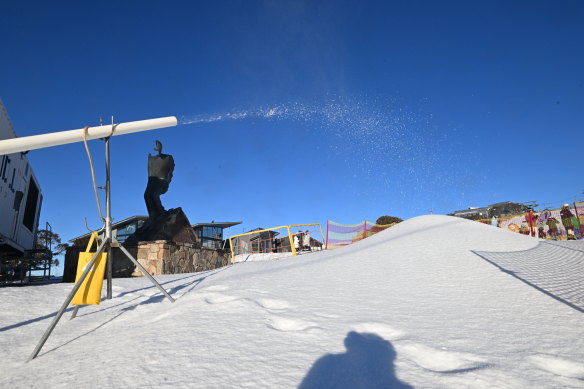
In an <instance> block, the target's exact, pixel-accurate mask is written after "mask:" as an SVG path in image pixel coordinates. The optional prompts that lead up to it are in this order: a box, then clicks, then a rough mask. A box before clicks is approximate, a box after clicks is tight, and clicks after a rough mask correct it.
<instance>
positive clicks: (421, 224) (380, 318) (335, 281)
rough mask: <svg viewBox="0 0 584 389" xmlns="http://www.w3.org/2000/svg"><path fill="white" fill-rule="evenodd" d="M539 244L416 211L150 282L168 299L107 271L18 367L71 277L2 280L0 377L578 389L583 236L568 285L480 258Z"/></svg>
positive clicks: (508, 262) (583, 344)
mask: <svg viewBox="0 0 584 389" xmlns="http://www.w3.org/2000/svg"><path fill="white" fill-rule="evenodd" d="M546 244H548V243H544V242H541V241H538V240H536V239H533V238H530V237H526V236H522V235H519V234H515V233H512V232H508V231H504V230H501V229H498V228H495V227H491V226H488V225H484V224H480V223H476V222H471V221H467V220H464V219H459V218H453V217H448V216H437V215H430V216H421V217H417V218H413V219H410V220H407V221H405V222H403V223H401V224H399V225H397V226H395V227H392V228H390V229H388V230H386V231H383V232H381V233H379V234H377V235H375V236H373V237H371V238H368V239H366V240H364V241H361V242H357V243H355V244H353V245H350V246H347V247H343V248H340V249H337V250H334V251H328V252H326V251H325V252H316V253H313V254H309V255H302V256H298V257H291V258H285V259H281V260H277V261H255V262H244V263H238V264H235V265H232V266H229V267H225V268H221V269H216V270H214V271H207V272H202V273H195V274H179V275H172V276H159V277H157V279H158V281H159V282H161V284H162V285H163V286H164V287H165V288H166V289H167V290H168V291H169V293H171V294H172V295H173V296H174V297H175V298H176V302H175V303H174V304H173V303H170V302H169V301H167V300H166V299H164V298H163V296H162V295H161V294H160V293H159V292H158V290H157V289H156V288H155V287H153V286H152V285H151V284H150V283H149V281H148V280H147V279H144V278H133V279H114V299H112V300H104V301H102V304H101V305H99V306H91V307H83V308H81V310H80V311H79V315H78V317H77V318H75V319H74V320H69V318H70V316H71V313H70V311H71V309H70V311H68V312H67V313H66V314H65V316H63V319H62V320H61V322H60V323H59V324H58V326H57V327H56V329H55V331H54V332H53V335H52V336H51V337H50V338H49V340H48V341H47V343H46V344H45V346H44V348H43V349H42V351H41V353H40V355H39V357H38V358H36V359H35V360H33V361H31V362H30V363H26V359H27V358H28V357H29V355H30V354H31V352H32V351H33V349H34V347H35V345H36V344H37V343H38V341H39V339H40V338H41V335H42V334H43V332H44V331H45V329H46V328H47V327H48V325H49V323H50V321H51V318H52V316H54V314H55V313H56V311H57V310H58V308H59V307H60V306H61V304H62V303H63V301H64V300H65V298H66V296H67V294H68V293H69V291H70V290H71V288H72V286H73V285H72V284H52V285H45V286H29V287H13V288H2V289H0V349H1V350H2V363H1V364H0V372H1V374H0V387H3V388H20V387H39V388H46V387H52V388H55V387H61V388H70V387H79V388H98V387H120V388H124V387H171V386H172V387H201V388H216V387H228V388H239V387H253V388H256V387H262V388H292V387H298V386H300V387H301V388H327V387H330V388H391V387H397V388H399V387H401V388H409V387H416V388H561V387H565V388H583V387H584V314H583V310H584V304H583V300H582V292H581V290H580V291H578V286H579V287H580V289H582V288H584V285H583V283H582V271H583V269H584V261H583V260H582V254H584V252H582V251H578V250H581V249H582V247H581V245H580V246H577V245H574V247H564V248H562V249H561V250H560V251H557V250H556V251H554V252H555V253H556V254H554V255H557V256H558V258H559V259H558V261H560V260H561V261H563V262H562V263H568V264H570V265H569V266H572V267H569V266H568V265H566V266H568V267H566V269H572V270H566V272H565V273H566V274H565V278H566V279H567V280H569V279H570V277H572V278H573V276H574V272H575V270H573V269H580V274H579V276H578V277H576V284H574V281H573V280H572V281H568V285H567V286H566V285H564V286H562V287H560V288H559V289H557V290H550V289H549V288H550V286H549V285H553V284H561V285H563V281H564V279H563V278H562V276H561V273H558V272H556V273H554V274H553V276H550V278H553V279H550V280H548V281H549V282H548V284H546V285H544V286H542V285H541V284H538V282H540V281H541V279H544V280H545V278H546V277H545V276H543V277H542V275H541V274H540V275H538V276H537V277H535V278H534V277H533V274H529V271H532V270H525V269H520V270H514V269H511V268H510V267H513V266H514V265H520V264H521V263H520V260H516V261H515V262H513V260H512V259H509V258H510V257H506V259H505V258H503V257H501V256H502V255H503V254H499V257H497V256H496V255H495V256H489V253H491V254H492V253H494V252H499V253H510V255H513V253H517V252H524V255H523V257H525V258H529V257H530V255H529V253H530V252H537V250H538V247H540V246H542V245H546ZM526 250H527V251H526ZM562 250H563V251H562ZM473 251H476V252H477V253H475V252H473ZM485 253H486V254H485ZM477 254H480V255H477ZM564 254H565V255H568V257H569V258H568V259H566V258H563V256H564ZM578 255H580V256H579V257H578ZM503 256H504V255H503ZM560 257H561V258H560ZM547 260H548V261H550V260H555V258H547ZM497 261H499V262H501V261H502V262H505V263H499V262H497ZM574 264H576V265H574ZM578 264H579V265H578ZM573 266H576V267H575V268H574V267H573ZM532 267H533V266H532ZM532 267H530V269H532ZM535 268H536V270H537V266H535ZM568 273H571V274H568ZM558 274H559V275H558ZM564 289H565V290H564Z"/></svg>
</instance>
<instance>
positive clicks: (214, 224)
mask: <svg viewBox="0 0 584 389" xmlns="http://www.w3.org/2000/svg"><path fill="white" fill-rule="evenodd" d="M137 220H144V221H146V220H148V216H140V215H139V216H131V217H129V218H127V219H124V220H120V221H119V222H117V223H114V224H112V229H114V230H115V229H120V228H122V227H124V226H125V225H127V224H130V223H132V222H134V221H137ZM241 223H242V222H211V223H197V224H193V225H192V226H191V227H193V228H196V227H221V228H228V227H232V226H236V225H238V224H241ZM90 235H91V233H90V232H88V233H87V234H84V235H81V236H78V237H76V238H73V239H70V240H69V242H75V241H77V240H79V239H86V238H89V236H90Z"/></svg>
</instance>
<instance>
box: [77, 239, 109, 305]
mask: <svg viewBox="0 0 584 389" xmlns="http://www.w3.org/2000/svg"><path fill="white" fill-rule="evenodd" d="M94 240H95V243H96V244H97V232H93V233H92V234H91V238H89V243H88V244H87V249H86V250H85V252H81V253H79V260H78V262H77V276H76V277H75V283H77V281H78V280H79V278H81V275H82V274H83V272H84V271H85V267H86V266H87V265H88V264H89V262H91V259H92V258H93V256H94V255H95V253H92V252H90V251H89V250H91V246H92V245H93V241H94ZM106 263H107V253H101V254H99V257H98V258H97V260H96V261H95V263H94V265H93V269H91V271H90V272H89V274H87V277H86V278H85V280H84V281H83V283H82V284H81V287H80V288H79V290H77V293H75V296H73V300H72V301H71V304H72V305H99V303H100V302H101V287H102V284H103V276H104V274H105V265H106Z"/></svg>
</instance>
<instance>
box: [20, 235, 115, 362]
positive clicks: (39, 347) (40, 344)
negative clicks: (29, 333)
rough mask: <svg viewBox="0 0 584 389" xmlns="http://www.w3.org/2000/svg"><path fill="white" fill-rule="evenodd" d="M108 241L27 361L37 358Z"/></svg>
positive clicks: (100, 248)
mask: <svg viewBox="0 0 584 389" xmlns="http://www.w3.org/2000/svg"><path fill="white" fill-rule="evenodd" d="M108 242H109V241H108V240H107V239H104V241H103V242H102V243H101V245H100V246H99V247H98V249H97V252H96V253H95V255H94V256H93V258H91V261H89V263H88V264H87V265H86V266H85V271H84V272H83V274H81V277H80V278H79V280H77V282H76V283H75V286H74V287H73V290H72V291H71V293H69V296H67V299H66V300H65V302H64V303H63V305H61V309H59V312H58V313H57V316H55V318H54V319H53V321H52V322H51V324H50V325H49V328H47V330H46V331H45V333H44V334H43V337H42V338H41V340H40V342H39V343H38V344H37V346H36V347H35V349H34V351H33V352H32V354H31V355H30V357H29V358H28V360H27V362H30V361H32V360H33V359H35V358H36V357H37V355H39V352H40V351H41V349H42V348H43V346H44V344H45V342H46V341H47V339H49V336H51V332H53V330H54V329H55V327H56V326H57V323H58V322H59V320H60V319H61V316H63V313H65V310H66V309H67V307H68V306H69V304H70V303H71V300H73V297H74V296H75V293H77V291H78V290H79V288H81V284H83V281H85V278H87V275H88V274H89V272H90V271H91V268H92V267H93V265H94V264H95V261H97V257H99V254H101V253H102V252H103V249H104V247H105V245H106V243H108Z"/></svg>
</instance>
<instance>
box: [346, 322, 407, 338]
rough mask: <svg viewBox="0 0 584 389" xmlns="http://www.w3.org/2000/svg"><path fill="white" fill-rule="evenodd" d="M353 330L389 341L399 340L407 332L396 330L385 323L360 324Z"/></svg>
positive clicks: (353, 327)
mask: <svg viewBox="0 0 584 389" xmlns="http://www.w3.org/2000/svg"><path fill="white" fill-rule="evenodd" d="M351 328H352V329H353V330H355V331H357V332H366V333H369V334H375V335H378V336H380V337H382V338H383V339H385V340H389V341H394V340H398V339H401V338H403V337H404V336H405V332H403V331H402V330H400V329H397V328H394V327H392V326H390V325H387V324H385V323H375V322H371V323H359V324H356V325H354V326H352V327H351Z"/></svg>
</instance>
